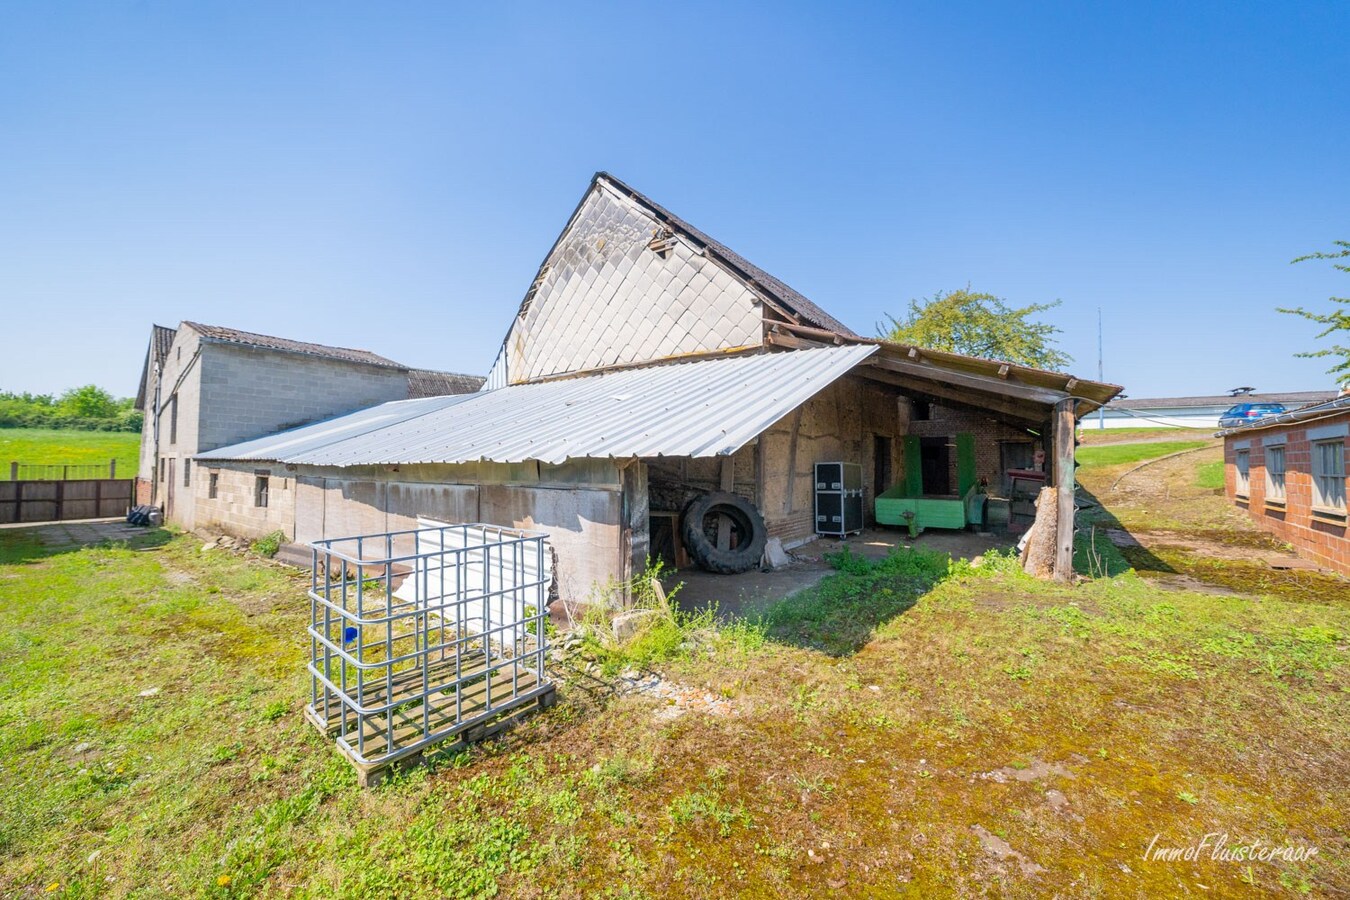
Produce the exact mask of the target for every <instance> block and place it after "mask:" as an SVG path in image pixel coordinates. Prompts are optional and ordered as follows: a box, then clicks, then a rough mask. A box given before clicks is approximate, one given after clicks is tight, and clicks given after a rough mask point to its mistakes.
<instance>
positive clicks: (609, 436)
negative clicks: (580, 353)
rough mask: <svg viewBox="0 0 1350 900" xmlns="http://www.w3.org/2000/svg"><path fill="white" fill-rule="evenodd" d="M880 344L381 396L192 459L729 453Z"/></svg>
mask: <svg viewBox="0 0 1350 900" xmlns="http://www.w3.org/2000/svg"><path fill="white" fill-rule="evenodd" d="M876 350H877V348H876V347H874V346H870V345H861V346H847V347H827V348H820V349H811V350H794V351H786V352H779V353H761V354H755V355H748V356H733V357H723V358H718V359H703V360H693V361H690V362H683V363H670V364H666V365H660V366H648V367H644V368H638V369H625V370H621V371H617V372H607V373H603V374H598V375H588V376H582V377H577V378H568V379H563V380H560V381H550V382H542V383H535V384H521V385H512V386H509V387H504V388H499V389H498V390H495V391H488V392H483V393H478V394H466V395H460V396H455V397H435V398H431V399H428V400H408V401H401V402H398V403H386V404H384V405H382V406H377V407H374V408H372V409H368V410H362V411H361V412H358V413H353V414H352V415H350V416H344V417H342V418H339V419H334V420H332V421H330V422H326V423H323V424H322V425H320V426H308V427H307V428H300V429H296V430H295V431H291V432H285V433H283V434H279V435H275V436H273V437H270V438H261V439H259V440H255V441H249V442H248V443H245V444H239V445H236V446H234V447H222V448H221V449H219V450H213V451H211V452H210V453H205V454H202V455H201V456H200V457H199V458H200V459H202V460H211V459H250V460H272V461H276V462H281V463H292V464H304V465H317V466H358V465H398V464H408V465H411V464H416V463H465V462H477V461H480V460H485V461H489V462H503V463H506V462H523V461H525V460H529V459H537V460H540V461H542V462H548V463H561V462H564V461H566V460H568V459H578V458H585V457H592V458H596V457H598V458H606V457H613V458H628V457H635V456H691V457H705V456H719V455H726V454H730V453H734V452H735V451H736V450H738V449H740V448H741V447H742V446H744V445H745V444H747V443H748V442H750V441H751V440H753V439H754V438H755V437H756V436H758V435H759V434H760V433H761V432H762V431H764V430H765V429H766V428H768V427H769V426H770V425H772V424H773V423H774V422H777V421H778V420H779V419H781V418H782V417H783V416H785V415H787V414H788V413H789V412H791V411H792V410H793V409H795V408H796V407H798V406H800V405H801V404H802V403H804V402H806V400H808V399H810V397H812V396H813V395H814V394H816V393H817V392H819V391H820V390H822V389H823V388H825V387H826V386H827V385H829V384H830V383H832V382H833V381H835V380H837V379H838V378H840V377H842V376H843V375H844V374H845V373H847V372H848V371H849V370H850V369H852V368H853V367H854V366H857V365H858V364H859V363H861V362H862V361H863V360H865V359H867V357H869V356H871V355H872V354H873V353H875V352H876ZM414 404H423V405H422V406H421V407H414Z"/></svg>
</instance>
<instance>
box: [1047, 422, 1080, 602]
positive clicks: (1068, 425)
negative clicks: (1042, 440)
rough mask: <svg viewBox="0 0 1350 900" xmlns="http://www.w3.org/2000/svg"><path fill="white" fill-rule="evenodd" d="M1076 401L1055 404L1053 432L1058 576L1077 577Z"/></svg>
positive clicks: (1060, 577) (1056, 572)
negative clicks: (1074, 537)
mask: <svg viewBox="0 0 1350 900" xmlns="http://www.w3.org/2000/svg"><path fill="white" fill-rule="evenodd" d="M1075 406H1076V401H1074V400H1061V401H1060V402H1059V403H1057V404H1055V418H1054V420H1053V423H1052V426H1053V427H1052V429H1051V430H1052V433H1053V436H1054V441H1055V494H1056V499H1057V500H1058V504H1057V505H1058V512H1059V515H1058V516H1057V517H1056V522H1055V580H1056V581H1072V580H1073V518H1074V516H1073V492H1074V471H1073V463H1074V459H1073V457H1074V447H1073V442H1074V427H1075V424H1076V422H1075V418H1074V407H1075Z"/></svg>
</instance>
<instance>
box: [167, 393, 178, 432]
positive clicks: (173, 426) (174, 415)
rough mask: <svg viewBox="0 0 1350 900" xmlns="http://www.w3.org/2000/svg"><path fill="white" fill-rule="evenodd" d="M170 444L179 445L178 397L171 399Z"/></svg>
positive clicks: (174, 396)
mask: <svg viewBox="0 0 1350 900" xmlns="http://www.w3.org/2000/svg"><path fill="white" fill-rule="evenodd" d="M169 443H170V444H176V443H178V395H177V394H174V395H173V396H172V397H170V398H169Z"/></svg>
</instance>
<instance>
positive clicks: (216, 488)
mask: <svg viewBox="0 0 1350 900" xmlns="http://www.w3.org/2000/svg"><path fill="white" fill-rule="evenodd" d="M219 492H220V476H219V475H217V474H216V473H215V472H212V473H211V474H210V475H208V476H206V496H207V499H209V500H214V499H216V496H217V495H218V494H219Z"/></svg>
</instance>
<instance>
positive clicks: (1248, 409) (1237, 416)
mask: <svg viewBox="0 0 1350 900" xmlns="http://www.w3.org/2000/svg"><path fill="white" fill-rule="evenodd" d="M1284 411H1285V409H1284V404H1282V403H1239V404H1238V405H1237V406H1234V407H1231V408H1230V409H1229V410H1228V411H1227V412H1225V413H1224V414H1223V415H1222V416H1219V427H1220V428H1232V427H1234V426H1236V425H1248V424H1250V423H1252V422H1255V421H1256V420H1257V419H1264V418H1265V417H1266V416H1278V415H1279V414H1280V413H1282V412H1284Z"/></svg>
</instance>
